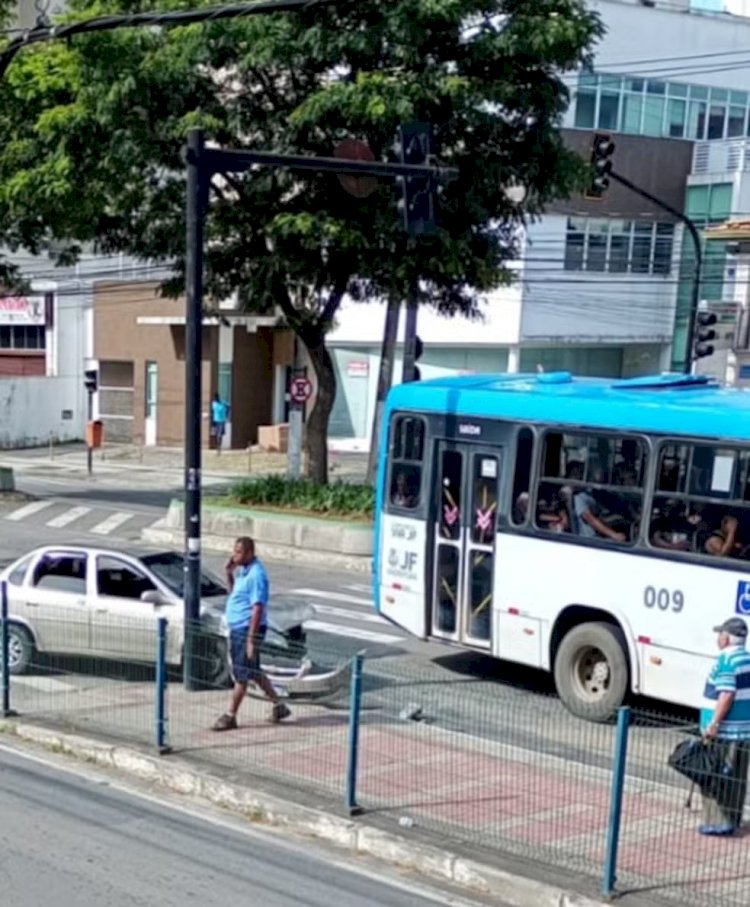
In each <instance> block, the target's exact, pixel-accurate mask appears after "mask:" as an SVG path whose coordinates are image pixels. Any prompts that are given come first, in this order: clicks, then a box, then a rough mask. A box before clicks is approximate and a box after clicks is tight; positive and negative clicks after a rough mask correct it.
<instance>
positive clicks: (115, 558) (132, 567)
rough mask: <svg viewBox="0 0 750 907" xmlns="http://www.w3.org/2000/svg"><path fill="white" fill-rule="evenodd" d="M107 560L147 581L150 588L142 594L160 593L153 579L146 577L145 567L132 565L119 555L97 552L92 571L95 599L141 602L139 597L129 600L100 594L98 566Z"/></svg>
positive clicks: (109, 593) (121, 596) (128, 598)
mask: <svg viewBox="0 0 750 907" xmlns="http://www.w3.org/2000/svg"><path fill="white" fill-rule="evenodd" d="M108 560H109V561H112V562H113V563H115V564H117V563H120V564H122V566H123V568H127V569H128V570H131V571H132V572H133V573H140V574H141V576H142V578H143V579H144V580H147V581H148V582H149V583H150V584H151V587H152V588H151V589H150V590H146V589H144V590H143V591H144V592H146V591H153V592H160V591H161V590H160V589H159V587H158V585H157V584H156V582H155V581H154V579H153V577H151V576H149V575H148V573H147V571H146V569H145V567H141V566H139V565H137V564H134V563H132V561H130V560H128V559H127V558H125V557H123V556H122V555H119V554H105V553H104V552H98V553H97V554H96V556H95V562H94V571H93V583H94V595H95V596H96V597H97V598H114V599H117V600H122V601H126V602H137V601H141V598H140V596H138V598H131V597H130V596H126V595H113V594H112V593H111V592H102V591H101V590H100V588H99V570H100V569H101V568H100V567H99V564H100V562H101V561H105V562H106V561H108ZM141 594H142V593H141Z"/></svg>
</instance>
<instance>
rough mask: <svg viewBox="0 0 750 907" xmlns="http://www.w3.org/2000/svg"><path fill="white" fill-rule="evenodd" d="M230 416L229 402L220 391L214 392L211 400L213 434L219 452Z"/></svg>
mask: <svg viewBox="0 0 750 907" xmlns="http://www.w3.org/2000/svg"><path fill="white" fill-rule="evenodd" d="M228 418H229V404H228V403H225V402H224V401H223V400H222V399H221V397H220V396H219V394H218V393H216V394H214V398H213V400H212V401H211V436H212V437H213V439H214V442H215V444H216V450H217V451H219V452H221V445H222V443H223V441H224V434H225V433H226V429H227V419H228Z"/></svg>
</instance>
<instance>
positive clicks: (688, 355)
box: [609, 171, 703, 375]
mask: <svg viewBox="0 0 750 907" xmlns="http://www.w3.org/2000/svg"><path fill="white" fill-rule="evenodd" d="M609 175H610V178H611V179H613V180H614V181H615V182H616V183H619V184H620V185H621V186H625V188H626V189H630V191H631V192H635V193H636V195H640V196H641V198H645V199H646V200H647V201H649V202H651V203H652V204H654V205H656V206H657V207H659V208H661V209H662V211H666V212H667V213H668V214H671V215H672V216H673V217H676V218H677V219H678V220H679V221H681V222H682V223H683V224H685V226H686V227H687V229H688V232H689V233H690V237H691V239H692V240H693V246H694V248H695V267H694V269H693V286H692V288H691V293H690V320H689V322H688V332H687V344H686V349H685V360H684V364H683V371H684V372H685V374H686V375H689V374H690V373H691V372H692V370H693V342H694V339H695V322H696V319H697V317H698V307H699V305H700V301H701V277H702V275H703V249H702V247H701V238H700V234H699V233H698V228H697V227H696V226H695V222H694V221H692V220H691V219H690V218H689V217H688V216H687V214H684V213H683V212H682V211H678V210H677V208H673V207H672V206H671V205H670V204H668V203H667V202H665V201H662V199H660V198H657V196H655V195H652V194H651V193H650V192H648V191H646V189H641V187H640V186H636V184H635V183H631V182H630V180H629V179H627V178H626V177H624V176H620V174H619V173H615V172H614V171H613V172H611V173H610V174H609Z"/></svg>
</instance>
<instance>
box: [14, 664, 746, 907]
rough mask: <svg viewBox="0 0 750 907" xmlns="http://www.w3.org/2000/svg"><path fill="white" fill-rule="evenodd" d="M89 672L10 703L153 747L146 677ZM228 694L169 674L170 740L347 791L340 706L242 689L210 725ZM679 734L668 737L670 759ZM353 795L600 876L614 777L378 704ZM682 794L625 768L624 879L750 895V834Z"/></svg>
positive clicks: (216, 760) (32, 714) (717, 902)
mask: <svg viewBox="0 0 750 907" xmlns="http://www.w3.org/2000/svg"><path fill="white" fill-rule="evenodd" d="M90 680H91V681H92V682H91V683H89V684H87V685H84V686H83V687H81V688H75V689H72V690H71V689H68V688H66V689H64V690H63V689H57V687H56V686H55V684H51V685H50V684H47V685H45V684H39V685H37V686H33V685H32V686H31V687H29V686H28V685H24V683H23V682H19V683H15V682H14V684H13V690H12V692H13V704H14V706H15V708H17V709H18V710H19V712H21V714H22V715H23V716H24V717H25V718H27V719H29V718H30V719H38V720H45V721H51V722H54V723H55V724H63V725H65V726H66V727H69V728H72V729H75V730H78V731H82V732H88V733H91V734H102V735H106V736H108V737H115V738H116V739H120V740H123V741H128V742H135V743H139V744H140V745H142V746H148V745H152V743H153V721H154V719H153V716H154V702H153V695H154V690H153V687H152V685H151V684H150V683H148V682H146V683H132V682H131V683H124V682H117V681H109V682H104V681H94V679H93V678H91V679H90ZM62 686H64V684H63V685H62ZM226 702H227V694H226V692H223V691H222V692H204V693H188V692H186V691H185V690H184V689H183V688H182V687H181V686H180V685H178V684H174V685H172V686H170V689H169V694H168V707H169V738H170V743H171V744H172V745H173V747H174V748H175V750H176V751H177V752H179V753H180V755H181V756H182V757H183V758H186V759H191V758H194V759H196V760H199V761H200V763H201V764H202V765H204V766H206V767H207V768H208V769H210V770H211V771H212V772H213V773H217V774H222V773H227V774H231V775H232V776H233V777H235V778H236V777H238V776H242V775H245V776H247V778H248V781H249V782H250V783H251V779H252V777H256V778H257V777H272V778H274V779H275V780H281V781H283V782H284V783H285V785H287V786H288V788H289V790H290V791H291V790H293V789H294V788H305V789H308V790H313V791H320V792H325V793H327V794H331V795H334V796H336V797H337V798H341V799H340V800H339V801H338V802H339V803H342V802H343V795H344V787H345V777H346V757H347V735H348V716H347V712H346V709H345V708H339V709H330V708H324V707H322V706H315V705H304V704H298V705H293V710H294V712H293V716H292V718H291V719H290V720H289V721H287V722H285V723H284V724H282V725H278V726H276V725H271V724H270V723H269V722H268V720H267V716H268V707H267V705H266V704H265V703H263V702H260V701H259V700H256V699H248V700H247V701H246V703H245V705H244V706H243V712H242V715H241V726H240V728H238V729H237V730H236V731H232V732H228V733H225V734H216V733H214V732H212V731H211V730H210V725H211V723H212V721H213V720H214V718H215V717H216V716H217V715H218V714H220V713H221V711H222V710H223V708H224V707H225V705H226ZM393 714H394V715H395V714H396V712H394V713H393ZM605 732H606V733H608V734H611V729H603V730H602V733H605ZM672 746H673V741H672V739H671V738H667V737H665V738H664V758H666V754H667V753H668V752H669V751H670V749H671V747H672ZM166 758H168V757H166ZM358 797H359V801H360V803H361V805H362V806H363V807H365V809H366V810H370V811H374V812H377V813H378V814H380V815H381V816H385V817H390V818H392V819H393V820H394V821H396V820H398V819H401V818H403V817H408V819H409V820H411V821H412V822H413V823H414V824H415V825H416V826H421V827H425V828H430V829H432V830H435V831H438V832H440V833H442V834H443V835H444V836H445V837H446V839H447V844H448V846H450V840H451V839H455V840H460V841H463V842H470V843H471V842H475V843H478V844H481V845H482V846H490V847H496V848H498V849H500V850H502V851H503V852H506V853H511V854H515V855H522V856H525V857H532V858H537V859H539V860H542V861H544V862H547V863H550V864H552V865H559V866H563V867H565V868H567V869H572V870H576V871H578V872H582V873H585V874H587V875H589V876H592V877H599V876H600V875H601V867H602V861H603V857H604V846H605V839H606V831H607V822H608V809H609V799H610V775H609V772H608V771H605V770H602V769H601V768H596V767H595V766H593V765H586V764H583V763H582V762H580V761H578V762H575V761H566V760H564V759H561V758H559V757H556V756H552V755H546V754H544V753H541V752H536V751H531V750H526V749H519V748H514V747H511V746H507V745H504V744H503V743H502V742H497V741H490V740H483V741H479V740H477V738H473V737H469V736H465V735H461V734H456V733H450V732H447V731H445V730H442V729H440V728H438V727H436V726H433V725H429V724H426V723H417V722H400V721H398V720H397V719H395V718H394V717H392V716H390V715H389V714H384V713H383V711H379V710H374V713H373V712H365V713H364V715H363V724H362V727H361V737H360V758H359V776H358ZM685 797H686V790H685V788H684V787H683V786H679V785H678V786H670V785H666V784H663V783H658V782H657V781H654V780H649V779H648V778H645V779H644V778H642V777H635V776H629V777H628V779H627V781H626V790H625V801H624V810H623V825H622V837H621V844H620V854H619V863H618V886H619V889H620V890H628V889H629V890H639V891H641V892H642V893H643V892H648V894H649V896H652V897H655V898H656V897H657V896H658V897H659V898H664V897H667V898H669V899H673V900H676V901H678V902H680V903H686V904H687V903H697V904H700V903H709V902H710V903H711V904H712V905H713V907H740V905H742V907H746V905H747V904H749V903H750V833H744V832H743V833H741V834H740V835H738V836H736V837H735V838H733V839H707V838H703V837H700V836H699V835H698V834H697V833H696V827H697V825H698V822H699V813H698V808H699V799H700V798H699V797H698V796H697V795H696V797H695V803H694V805H693V808H692V809H691V810H688V809H686V808H685ZM407 824H408V823H407ZM404 834H408V830H404Z"/></svg>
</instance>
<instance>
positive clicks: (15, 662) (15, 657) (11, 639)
mask: <svg viewBox="0 0 750 907" xmlns="http://www.w3.org/2000/svg"><path fill="white" fill-rule="evenodd" d="M34 652H35V647H34V640H33V639H32V637H31V633H29V631H28V630H27V629H26V628H25V627H23V626H21V624H10V625H9V627H8V671H9V673H10V674H12V675H15V674H25V673H26V672H27V671H28V670H29V668H30V667H31V665H32V664H33V662H34Z"/></svg>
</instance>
